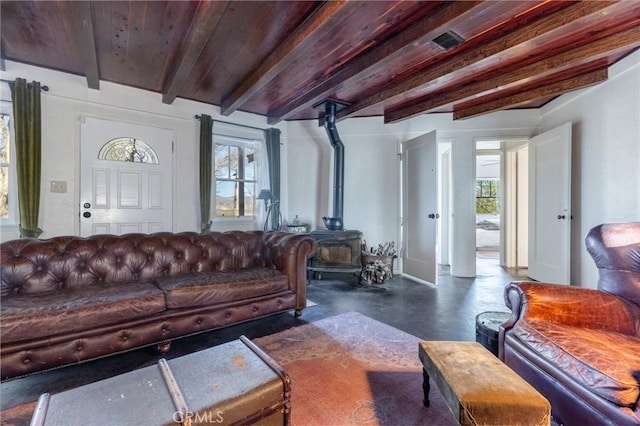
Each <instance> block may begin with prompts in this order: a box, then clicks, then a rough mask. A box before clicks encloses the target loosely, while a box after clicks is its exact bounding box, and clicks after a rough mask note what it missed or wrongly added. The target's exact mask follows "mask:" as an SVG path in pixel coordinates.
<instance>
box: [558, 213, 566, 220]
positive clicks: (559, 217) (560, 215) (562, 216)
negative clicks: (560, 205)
mask: <svg viewBox="0 0 640 426" xmlns="http://www.w3.org/2000/svg"><path fill="white" fill-rule="evenodd" d="M558 219H559V220H563V219H566V216H565V215H563V214H559V215H558Z"/></svg>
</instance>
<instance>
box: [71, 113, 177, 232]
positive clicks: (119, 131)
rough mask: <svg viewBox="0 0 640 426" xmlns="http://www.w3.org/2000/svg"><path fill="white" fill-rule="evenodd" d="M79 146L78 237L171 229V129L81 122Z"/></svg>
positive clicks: (94, 119) (104, 121) (89, 121)
mask: <svg viewBox="0 0 640 426" xmlns="http://www.w3.org/2000/svg"><path fill="white" fill-rule="evenodd" d="M80 141H81V148H80V158H81V181H80V234H81V235H82V236H88V235H94V234H116V235H121V234H126V233H131V232H141V233H152V232H160V231H171V230H172V222H173V220H172V217H173V212H172V194H173V190H172V171H173V159H172V151H173V148H172V144H173V132H172V131H171V130H167V129H160V128H155V127H149V126H143V125H135V124H128V123H119V122H115V121H108V120H100V119H96V118H90V117H85V118H83V121H82V122H81V124H80Z"/></svg>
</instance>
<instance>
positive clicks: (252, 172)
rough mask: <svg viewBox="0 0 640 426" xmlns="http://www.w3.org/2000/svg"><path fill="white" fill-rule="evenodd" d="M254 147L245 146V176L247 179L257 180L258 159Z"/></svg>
mask: <svg viewBox="0 0 640 426" xmlns="http://www.w3.org/2000/svg"><path fill="white" fill-rule="evenodd" d="M255 152H256V150H255V149H254V148H245V150H244V154H245V155H244V159H245V163H244V178H245V179H246V180H256V161H255Z"/></svg>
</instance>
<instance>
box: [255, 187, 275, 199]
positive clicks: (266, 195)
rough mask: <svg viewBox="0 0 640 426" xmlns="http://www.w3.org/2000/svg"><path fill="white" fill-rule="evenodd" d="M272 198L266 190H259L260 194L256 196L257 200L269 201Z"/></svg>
mask: <svg viewBox="0 0 640 426" xmlns="http://www.w3.org/2000/svg"><path fill="white" fill-rule="evenodd" d="M272 198H273V194H271V191H269V190H268V189H262V190H260V194H258V198H257V199H258V200H271V199H272Z"/></svg>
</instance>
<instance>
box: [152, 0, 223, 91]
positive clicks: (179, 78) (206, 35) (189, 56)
mask: <svg viewBox="0 0 640 426" xmlns="http://www.w3.org/2000/svg"><path fill="white" fill-rule="evenodd" d="M228 5H229V2H228V1H224V2H223V1H202V2H200V3H199V4H198V8H197V9H196V11H195V13H194V16H193V22H192V24H191V28H190V30H189V34H188V35H187V38H186V40H185V42H184V43H183V47H184V48H183V52H182V56H181V57H180V59H179V60H178V61H177V63H176V65H175V66H174V68H173V72H172V73H171V76H170V78H169V79H168V80H167V82H165V84H164V85H163V90H162V102H163V103H165V104H171V103H173V101H175V100H176V97H177V96H178V93H180V90H182V88H183V87H184V85H185V84H186V82H187V80H188V79H189V78H190V77H191V72H192V70H193V68H194V66H195V64H196V62H197V61H198V59H199V58H200V56H201V55H202V51H203V50H204V48H205V46H206V45H207V43H208V42H209V39H210V38H211V36H212V35H213V33H214V31H215V30H216V28H217V26H218V23H219V22H220V19H221V18H222V16H223V15H224V12H225V11H226V10H227V6H228Z"/></svg>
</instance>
